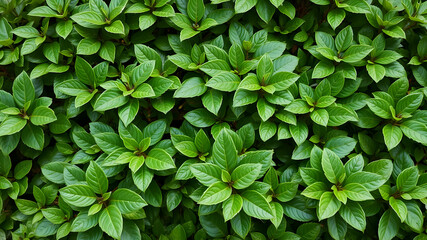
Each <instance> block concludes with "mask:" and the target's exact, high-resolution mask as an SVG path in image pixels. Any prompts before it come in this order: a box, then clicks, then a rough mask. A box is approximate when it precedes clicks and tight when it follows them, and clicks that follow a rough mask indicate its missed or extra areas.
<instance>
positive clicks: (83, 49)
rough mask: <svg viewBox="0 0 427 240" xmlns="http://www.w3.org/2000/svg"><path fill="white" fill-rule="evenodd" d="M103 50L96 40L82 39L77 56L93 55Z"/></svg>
mask: <svg viewBox="0 0 427 240" xmlns="http://www.w3.org/2000/svg"><path fill="white" fill-rule="evenodd" d="M100 48H101V42H99V41H97V40H95V39H90V38H89V39H86V38H85V39H82V40H81V41H80V42H79V45H77V54H79V55H93V54H95V53H97V52H98V50H99V49H100Z"/></svg>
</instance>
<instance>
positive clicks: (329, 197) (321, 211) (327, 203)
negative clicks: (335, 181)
mask: <svg viewBox="0 0 427 240" xmlns="http://www.w3.org/2000/svg"><path fill="white" fill-rule="evenodd" d="M340 207H341V202H340V201H338V199H337V198H336V197H335V195H334V194H333V193H332V192H324V193H323V194H322V196H321V197H320V202H319V207H318V208H317V216H318V217H319V220H323V219H326V218H330V217H332V216H334V215H335V213H337V212H338V210H339V209H340Z"/></svg>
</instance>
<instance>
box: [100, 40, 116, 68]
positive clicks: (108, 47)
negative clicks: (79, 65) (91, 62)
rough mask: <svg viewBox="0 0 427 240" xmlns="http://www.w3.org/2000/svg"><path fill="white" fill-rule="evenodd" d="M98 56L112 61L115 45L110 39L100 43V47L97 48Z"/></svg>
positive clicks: (114, 55) (114, 54)
mask: <svg viewBox="0 0 427 240" xmlns="http://www.w3.org/2000/svg"><path fill="white" fill-rule="evenodd" d="M99 56H100V57H101V58H102V59H104V60H107V61H109V62H112V63H114V59H115V58H116V46H115V45H114V43H113V42H111V41H106V42H104V43H103V44H102V46H101V49H99Z"/></svg>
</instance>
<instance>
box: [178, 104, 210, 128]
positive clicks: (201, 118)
mask: <svg viewBox="0 0 427 240" xmlns="http://www.w3.org/2000/svg"><path fill="white" fill-rule="evenodd" d="M184 118H185V119H186V120H187V121H188V122H190V123H191V124H192V125H193V126H195V127H199V128H205V127H210V126H212V125H213V124H214V123H215V122H216V117H215V115H213V114H212V113H210V112H209V111H208V110H206V109H204V108H198V109H195V110H192V111H190V112H187V113H186V114H185V115H184Z"/></svg>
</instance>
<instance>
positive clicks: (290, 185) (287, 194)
mask: <svg viewBox="0 0 427 240" xmlns="http://www.w3.org/2000/svg"><path fill="white" fill-rule="evenodd" d="M297 190H298V184H297V183H294V182H284V183H280V184H279V185H278V186H277V188H276V189H275V194H276V198H277V199H278V200H279V201H281V202H289V201H290V200H292V199H293V198H294V197H295V195H296V194H297Z"/></svg>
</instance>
